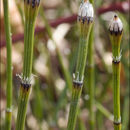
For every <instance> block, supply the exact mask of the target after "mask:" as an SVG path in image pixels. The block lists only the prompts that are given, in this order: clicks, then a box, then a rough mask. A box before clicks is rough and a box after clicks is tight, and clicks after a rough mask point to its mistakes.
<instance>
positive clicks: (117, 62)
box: [112, 59, 121, 64]
mask: <svg viewBox="0 0 130 130" xmlns="http://www.w3.org/2000/svg"><path fill="white" fill-rule="evenodd" d="M112 62H113V63H114V64H119V63H120V62H121V61H120V60H119V61H117V60H114V59H113V60H112Z"/></svg>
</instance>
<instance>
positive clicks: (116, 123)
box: [113, 121, 121, 125]
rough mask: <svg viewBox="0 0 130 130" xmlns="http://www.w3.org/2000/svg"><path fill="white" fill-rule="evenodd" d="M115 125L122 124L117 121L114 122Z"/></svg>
mask: <svg viewBox="0 0 130 130" xmlns="http://www.w3.org/2000/svg"><path fill="white" fill-rule="evenodd" d="M113 124H114V125H120V124H121V122H115V121H114V122H113Z"/></svg>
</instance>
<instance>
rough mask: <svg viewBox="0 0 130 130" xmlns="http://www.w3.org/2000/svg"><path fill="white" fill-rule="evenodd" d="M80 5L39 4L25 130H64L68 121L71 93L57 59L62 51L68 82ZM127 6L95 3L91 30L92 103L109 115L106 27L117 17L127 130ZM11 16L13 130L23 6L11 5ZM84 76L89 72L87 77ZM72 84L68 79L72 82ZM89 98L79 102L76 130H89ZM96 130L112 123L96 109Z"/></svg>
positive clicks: (1, 106) (2, 49) (0, 105)
mask: <svg viewBox="0 0 130 130" xmlns="http://www.w3.org/2000/svg"><path fill="white" fill-rule="evenodd" d="M0 3H1V5H0V6H1V8H0V9H1V11H0V21H1V26H0V32H1V33H0V54H1V58H0V59H1V60H0V78H1V84H0V115H1V119H0V127H1V130H3V125H4V118H5V108H6V93H5V90H6V41H5V31H4V17H3V2H2V1H1V2H0ZM79 3H80V0H64V1H63V0H41V4H40V9H39V14H38V17H37V20H36V28H35V40H34V58H33V74H34V75H36V76H35V79H34V80H33V87H32V92H31V95H30V100H29V105H28V110H27V118H26V130H40V129H41V130H65V129H66V125H67V119H68V112H69V105H70V100H71V92H70V91H69V89H68V88H67V85H66V81H65V78H64V74H63V71H62V68H61V66H60V64H59V60H58V57H57V53H56V47H58V49H59V50H60V54H61V56H62V60H63V64H64V66H65V68H66V69H67V70H68V71H69V73H70V75H71V77H72V74H73V72H74V69H75V64H76V59H77V57H76V56H77V47H78V42H79V30H78V26H77V18H76V13H77V12H78V6H79ZM129 6H130V2H129V1H125V0H109V1H108V0H95V16H94V21H95V27H94V62H95V69H94V71H95V72H94V74H95V100H96V101H98V102H99V103H100V104H102V106H104V108H106V109H107V110H108V111H109V112H110V113H112V112H113V88H112V64H111V62H112V53H111V50H112V48H111V43H110V39H109V36H108V25H109V21H110V20H111V18H112V17H113V15H114V14H115V13H116V14H118V16H119V17H120V19H121V20H122V22H123V25H124V33H123V39H122V43H121V49H122V59H121V114H122V122H123V123H125V125H126V126H127V128H126V129H125V130H128V128H129V126H130V122H129V117H130V114H129V90H130V89H129V80H130V76H129V67H130V62H129V49H130V41H129V34H130V32H129V29H130V27H129V22H130V21H129V18H130V17H129V15H130V14H129V11H130V7H129ZM43 12H44V14H45V17H46V20H47V23H48V24H49V25H50V26H51V31H52V35H53V39H54V41H55V42H56V46H55V44H54V42H53V41H52V39H51V38H50V36H49V35H48V32H47V31H46V28H45V18H43ZM9 14H10V22H11V32H12V33H11V34H10V35H11V36H12V62H13V66H12V68H13V116H12V130H14V129H15V123H16V115H17V108H18V107H17V105H18V93H19V79H18V77H17V76H16V74H21V73H22V65H23V51H24V44H23V39H24V26H23V23H24V14H23V0H9ZM86 73H87V72H86ZM70 80H72V79H70ZM88 100H89V95H88V94H87V88H83V92H82V96H81V99H80V108H81V110H80V112H79V115H78V121H77V127H76V130H82V129H83V128H84V129H88V130H89V124H88V121H89V112H88V105H87V101H88ZM94 112H95V127H96V130H113V123H112V121H110V120H109V119H108V118H107V117H106V116H105V115H104V114H103V112H101V111H100V110H99V109H98V108H97V107H96V105H95V106H94Z"/></svg>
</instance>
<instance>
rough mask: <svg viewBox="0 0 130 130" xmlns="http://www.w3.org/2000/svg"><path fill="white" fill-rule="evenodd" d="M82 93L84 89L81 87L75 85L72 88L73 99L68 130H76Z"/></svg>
mask: <svg viewBox="0 0 130 130" xmlns="http://www.w3.org/2000/svg"><path fill="white" fill-rule="evenodd" d="M81 91H82V88H81V87H79V86H76V85H74V86H73V88H72V99H71V106H70V112H69V120H68V126H67V130H74V129H75V124H76V119H77V112H78V101H79V98H80V95H81Z"/></svg>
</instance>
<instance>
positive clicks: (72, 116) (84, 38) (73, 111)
mask: <svg viewBox="0 0 130 130" xmlns="http://www.w3.org/2000/svg"><path fill="white" fill-rule="evenodd" d="M81 24H82V23H81ZM81 27H82V29H83V31H85V29H86V28H87V29H88V30H87V31H88V32H87V35H84V33H83V35H82V34H81V36H80V43H79V48H78V49H79V50H78V59H77V65H76V72H75V76H74V77H73V78H74V79H75V81H76V82H74V81H73V82H74V83H73V88H72V99H71V105H70V111H69V119H68V125H67V130H74V129H75V124H76V119H77V111H78V102H79V99H80V95H81V92H82V85H83V77H84V70H85V65H86V58H87V50H88V37H89V33H90V30H91V25H87V23H86V24H82V25H81ZM79 82H80V84H79Z"/></svg>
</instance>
